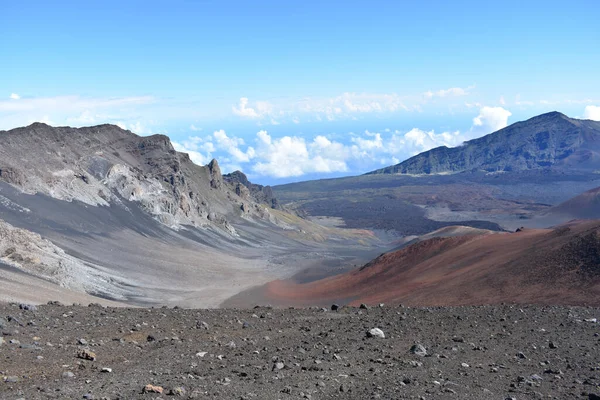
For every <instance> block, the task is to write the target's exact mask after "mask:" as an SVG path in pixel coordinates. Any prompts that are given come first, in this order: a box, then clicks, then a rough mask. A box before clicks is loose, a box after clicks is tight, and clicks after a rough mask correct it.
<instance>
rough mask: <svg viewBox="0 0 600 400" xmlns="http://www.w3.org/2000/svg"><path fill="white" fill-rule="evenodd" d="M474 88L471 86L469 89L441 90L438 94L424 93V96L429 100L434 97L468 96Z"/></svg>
mask: <svg viewBox="0 0 600 400" xmlns="http://www.w3.org/2000/svg"><path fill="white" fill-rule="evenodd" d="M472 88H473V86H469V87H468V88H460V87H453V88H449V89H441V90H438V91H436V92H432V91H431V90H429V91H427V92H425V93H423V96H424V97H425V98H427V99H431V98H434V97H458V96H466V95H468V94H469V90H470V89H472Z"/></svg>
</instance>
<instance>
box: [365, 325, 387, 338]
mask: <svg viewBox="0 0 600 400" xmlns="http://www.w3.org/2000/svg"><path fill="white" fill-rule="evenodd" d="M367 337H377V338H381V339H385V334H384V333H383V331H382V330H381V329H379V328H373V329H370V330H369V331H368V332H367Z"/></svg>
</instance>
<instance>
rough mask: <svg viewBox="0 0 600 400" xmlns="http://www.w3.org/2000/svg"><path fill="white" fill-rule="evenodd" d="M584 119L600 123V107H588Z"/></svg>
mask: <svg viewBox="0 0 600 400" xmlns="http://www.w3.org/2000/svg"><path fill="white" fill-rule="evenodd" d="M583 117H584V118H585V119H591V120H594V121H600V106H586V107H585V111H584V112H583Z"/></svg>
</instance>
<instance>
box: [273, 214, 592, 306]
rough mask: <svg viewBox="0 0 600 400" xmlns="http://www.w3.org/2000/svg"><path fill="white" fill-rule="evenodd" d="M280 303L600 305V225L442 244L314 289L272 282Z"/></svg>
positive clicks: (412, 249)
mask: <svg viewBox="0 0 600 400" xmlns="http://www.w3.org/2000/svg"><path fill="white" fill-rule="evenodd" d="M262 295H263V296H264V299H265V301H269V302H272V303H274V304H282V305H283V304H305V305H308V304H327V303H330V302H335V301H338V302H343V303H351V304H358V303H361V302H365V303H371V304H373V303H379V302H386V303H395V304H397V303H402V304H413V305H473V304H474V305H477V304H498V303H501V302H511V303H536V304H593V305H599V304H600V222H598V221H586V222H574V223H572V224H569V225H565V226H561V227H558V228H556V229H546V230H525V231H522V232H517V233H498V234H483V235H467V236H459V237H447V238H434V239H430V240H426V241H423V242H419V243H416V244H414V245H412V246H409V247H407V248H404V249H402V250H399V251H396V252H392V253H387V254H383V255H381V256H380V257H378V258H376V259H375V260H373V261H372V262H370V263H368V264H366V265H364V266H363V267H361V268H359V269H356V270H353V271H351V272H349V273H346V274H342V275H338V276H334V277H331V278H328V279H323V280H321V281H317V282H312V283H308V284H294V283H291V282H287V281H275V282H271V283H269V284H268V285H266V286H265V287H264V288H263V293H262Z"/></svg>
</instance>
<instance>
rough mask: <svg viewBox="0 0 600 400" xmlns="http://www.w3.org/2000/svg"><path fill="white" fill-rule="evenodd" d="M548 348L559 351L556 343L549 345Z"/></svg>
mask: <svg viewBox="0 0 600 400" xmlns="http://www.w3.org/2000/svg"><path fill="white" fill-rule="evenodd" d="M548 347H549V348H551V349H558V346H557V345H556V343H554V342H550V343H548Z"/></svg>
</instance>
